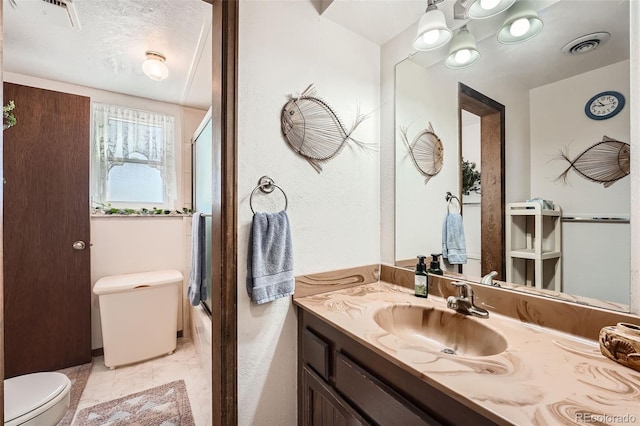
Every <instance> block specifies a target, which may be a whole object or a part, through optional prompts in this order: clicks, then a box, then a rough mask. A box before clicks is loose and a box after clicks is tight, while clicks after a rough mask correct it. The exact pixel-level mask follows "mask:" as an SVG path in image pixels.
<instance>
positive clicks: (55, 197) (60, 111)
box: [3, 83, 91, 378]
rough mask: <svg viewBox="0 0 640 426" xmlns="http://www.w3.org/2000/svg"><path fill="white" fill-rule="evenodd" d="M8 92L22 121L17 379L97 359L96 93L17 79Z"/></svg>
mask: <svg viewBox="0 0 640 426" xmlns="http://www.w3.org/2000/svg"><path fill="white" fill-rule="evenodd" d="M4 100H5V103H7V102H9V101H10V100H13V101H14V102H15V104H16V108H15V110H14V113H15V116H16V118H17V120H18V122H17V124H16V125H15V126H14V127H11V128H9V129H7V130H5V131H4V134H3V136H4V175H5V179H6V182H5V184H4V322H5V329H4V332H5V342H4V356H5V358H4V359H5V377H6V378H9V377H13V376H16V375H20V374H26V373H31V372H36V371H50V370H57V369H60V368H65V367H69V366H73V365H79V364H83V363H86V362H89V361H90V360H91V311H90V309H91V277H90V257H89V256H90V250H89V245H90V243H89V242H90V238H89V232H90V231H89V229H90V228H89V226H90V224H89V201H88V200H89V144H90V135H89V131H90V130H89V126H90V123H89V117H90V115H89V113H90V101H89V98H87V97H83V96H76V95H70V94H66V93H60V92H53V91H50V90H44V89H36V88H32V87H27V86H21V85H17V84H9V83H4ZM76 241H82V242H84V244H85V248H84V250H78V249H74V248H73V245H74V242H76Z"/></svg>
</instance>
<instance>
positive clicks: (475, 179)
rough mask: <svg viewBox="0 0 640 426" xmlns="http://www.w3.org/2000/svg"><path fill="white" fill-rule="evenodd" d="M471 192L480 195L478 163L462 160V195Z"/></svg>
mask: <svg viewBox="0 0 640 426" xmlns="http://www.w3.org/2000/svg"><path fill="white" fill-rule="evenodd" d="M471 192H475V193H476V194H479V193H480V172H479V171H478V170H476V163H474V162H472V161H467V160H465V159H464V158H463V159H462V195H469V194H470V193H471Z"/></svg>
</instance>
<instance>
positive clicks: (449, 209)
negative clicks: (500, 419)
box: [444, 191, 462, 213]
mask: <svg viewBox="0 0 640 426" xmlns="http://www.w3.org/2000/svg"><path fill="white" fill-rule="evenodd" d="M444 199H445V200H447V213H451V201H452V200H456V201H457V202H458V212H460V213H462V204H461V203H460V198H458V197H456V196H455V195H453V194H452V193H451V192H449V191H447V195H445V197H444Z"/></svg>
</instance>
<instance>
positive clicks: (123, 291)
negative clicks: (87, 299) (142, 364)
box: [93, 269, 183, 368]
mask: <svg viewBox="0 0 640 426" xmlns="http://www.w3.org/2000/svg"><path fill="white" fill-rule="evenodd" d="M182 280H183V277H182V273H180V271H177V270H175V269H167V270H162V271H151V272H140V273H135V274H125V275H112V276H107V277H104V278H101V279H99V280H98V281H97V282H96V284H95V285H94V287H93V292H94V293H95V294H96V295H97V296H98V301H99V304H100V320H101V322H102V343H103V348H104V363H105V365H106V366H107V367H110V368H115V367H116V366H119V365H124V364H131V363H134V362H138V361H143V360H146V359H150V358H155V357H157V356H160V355H164V354H171V353H173V351H174V350H175V348H176V334H177V325H176V324H177V320H178V303H179V297H180V294H181V293H180V290H179V289H180V286H181V284H182Z"/></svg>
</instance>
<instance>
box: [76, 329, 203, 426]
mask: <svg viewBox="0 0 640 426" xmlns="http://www.w3.org/2000/svg"><path fill="white" fill-rule="evenodd" d="M180 379H182V380H184V381H185V384H186V385H187V393H188V394H189V401H190V402H191V412H192V413H193V418H194V420H195V423H196V425H197V426H207V425H210V424H211V387H210V385H209V381H208V380H207V378H206V377H205V375H204V371H203V370H202V367H201V366H200V359H199V358H198V354H197V352H196V348H195V346H194V345H193V342H192V341H191V340H189V339H185V338H180V339H178V344H177V347H176V350H175V352H174V353H173V354H171V355H166V356H161V357H159V358H154V359H152V360H149V361H145V362H140V363H137V364H132V365H127V366H123V367H117V368H116V369H114V370H111V369H110V368H109V367H106V366H105V365H104V357H97V358H94V359H93V368H92V370H91V375H90V376H89V380H88V381H87V386H86V387H85V389H84V392H82V396H81V397H80V403H79V404H78V409H77V411H76V413H77V412H79V411H80V410H82V409H83V408H86V407H90V406H92V405H95V404H99V403H101V402H106V401H111V400H113V399H116V398H120V397H122V396H125V395H128V394H131V393H135V392H140V391H142V390H145V389H149V388H152V387H154V386H159V385H162V384H165V383H169V382H172V381H174V380H180ZM72 425H76V423H75V422H74V423H72ZM77 426H80V425H77Z"/></svg>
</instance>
